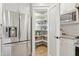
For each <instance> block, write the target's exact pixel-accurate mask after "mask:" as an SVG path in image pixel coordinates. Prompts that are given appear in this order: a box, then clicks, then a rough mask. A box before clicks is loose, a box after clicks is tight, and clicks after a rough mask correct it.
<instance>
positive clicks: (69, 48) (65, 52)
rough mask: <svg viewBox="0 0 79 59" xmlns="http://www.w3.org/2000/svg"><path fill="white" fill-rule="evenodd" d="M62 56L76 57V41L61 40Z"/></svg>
mask: <svg viewBox="0 0 79 59" xmlns="http://www.w3.org/2000/svg"><path fill="white" fill-rule="evenodd" d="M60 56H75V46H74V40H72V39H67V38H62V39H60Z"/></svg>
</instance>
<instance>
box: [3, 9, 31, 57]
mask: <svg viewBox="0 0 79 59" xmlns="http://www.w3.org/2000/svg"><path fill="white" fill-rule="evenodd" d="M2 14H3V39H2V56H29V55H31V54H32V46H31V44H32V42H31V19H30V18H31V17H30V16H29V15H30V14H28V13H27V14H26V13H20V12H16V11H11V10H7V9H3V13H2Z"/></svg>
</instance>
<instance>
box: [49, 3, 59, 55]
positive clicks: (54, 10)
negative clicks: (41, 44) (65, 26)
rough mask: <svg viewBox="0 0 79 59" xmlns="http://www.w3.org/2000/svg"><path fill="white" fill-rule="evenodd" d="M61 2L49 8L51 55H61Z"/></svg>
mask: <svg viewBox="0 0 79 59" xmlns="http://www.w3.org/2000/svg"><path fill="white" fill-rule="evenodd" d="M59 9H60V7H59V4H58V3H57V4H54V5H52V7H50V8H49V46H48V47H49V49H48V50H49V55H52V56H56V55H59V38H58V39H57V38H56V37H60V12H59Z"/></svg>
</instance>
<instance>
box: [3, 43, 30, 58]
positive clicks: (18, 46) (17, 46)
mask: <svg viewBox="0 0 79 59" xmlns="http://www.w3.org/2000/svg"><path fill="white" fill-rule="evenodd" d="M29 44H30V42H21V43H14V44H6V45H3V46H2V55H3V56H28V55H30V49H31V46H30V45H29Z"/></svg>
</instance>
